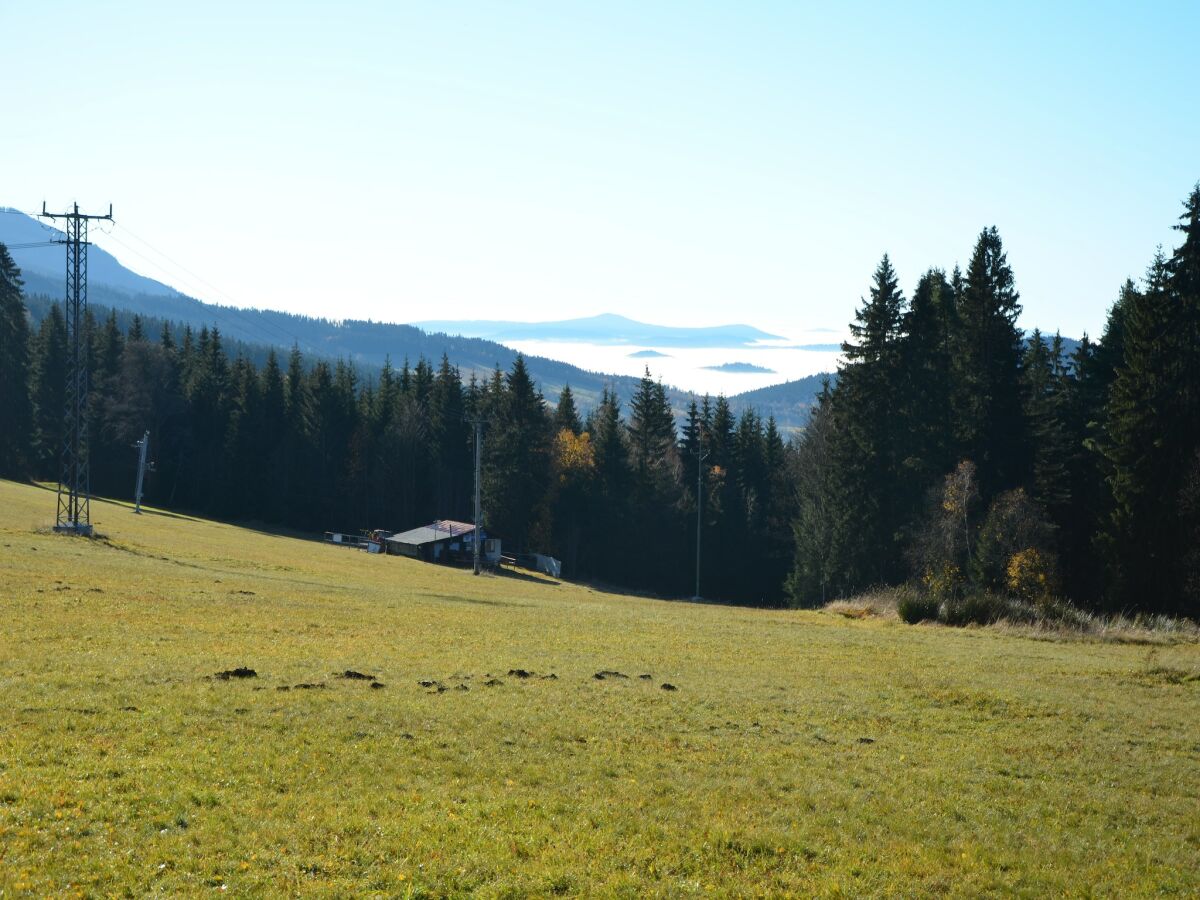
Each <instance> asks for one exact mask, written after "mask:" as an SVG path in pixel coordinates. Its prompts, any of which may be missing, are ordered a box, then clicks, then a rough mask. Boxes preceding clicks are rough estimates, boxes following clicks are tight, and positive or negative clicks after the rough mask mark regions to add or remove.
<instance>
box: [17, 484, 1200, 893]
mask: <svg viewBox="0 0 1200 900" xmlns="http://www.w3.org/2000/svg"><path fill="white" fill-rule="evenodd" d="M53 513H54V496H53V494H52V493H51V492H47V491H46V490H43V489H40V488H36V487H32V486H26V485H17V484H14V483H11V482H0V896H2V897H24V896H38V897H41V896H75V895H79V896H85V897H93V896H94V897H106V896H131V897H132V896H146V895H152V896H190V895H212V894H214V893H217V894H219V893H221V892H225V893H226V894H227V895H232V896H262V895H266V896H272V895H296V894H299V895H304V896H329V897H346V896H376V895H377V896H386V897H395V896H412V897H441V896H466V895H478V896H490V897H502V896H505V897H523V896H553V895H602V896H610V895H615V896H628V897H642V896H664V897H679V896H689V895H705V896H707V895H713V896H754V895H763V896H786V895H789V894H792V895H796V896H814V895H816V896H861V895H870V894H903V895H906V896H920V895H944V894H951V895H969V896H977V895H981V894H984V895H986V894H1005V895H1008V894H1017V895H1025V896H1044V895H1047V894H1066V895H1085V896H1094V895H1108V896H1130V895H1149V894H1168V895H1179V896H1186V895H1191V896H1195V895H1197V894H1198V893H1200V647H1198V646H1197V644H1196V643H1194V642H1188V641H1182V642H1178V643H1174V644H1166V645H1154V646H1151V645H1146V644H1137V643H1098V642H1088V641H1080V640H1073V641H1063V642H1057V641H1053V640H1032V639H1029V638H1027V637H1023V636H1019V635H1012V634H1005V633H1003V632H1001V631H998V630H994V629H961V630H956V629H948V628H943V627H940V626H926V625H920V626H907V625H903V624H901V623H899V622H894V621H881V620H878V619H874V618H865V619H862V620H856V619H850V618H846V617H843V616H840V615H836V614H834V613H830V612H824V613H816V612H788V611H760V610H752V609H742V608H731V607H720V606H709V605H696V604H688V603H679V602H666V601H660V600H650V599H643V598H637V597H630V596H623V595H619V594H613V593H605V592H602V591H598V590H592V589H589V588H587V587H582V586H574V585H570V584H567V583H562V584H558V583H555V582H553V581H550V580H548V579H542V578H535V577H532V576H529V577H515V576H484V577H479V578H475V577H473V576H472V575H471V574H470V573H469V572H463V571H458V570H450V569H445V568H439V567H434V566H429V565H424V564H421V563H417V562H413V561H409V560H404V559H398V558H393V557H386V558H383V557H374V556H368V555H366V554H363V553H358V552H354V551H348V550H343V549H338V548H334V547H328V546H324V545H322V544H320V543H317V542H314V541H310V540H302V539H298V538H295V537H286V536H279V535H273V534H269V533H265V532H261V531H254V530H248V529H242V528H237V527H234V526H230V525H224V524H218V523H214V522H208V521H201V520H197V519H191V518H187V517H183V516H178V515H171V514H165V513H156V512H149V513H147V514H146V515H142V516H140V517H139V516H135V515H133V514H132V512H131V511H130V510H129V508H128V507H126V506H123V505H120V504H112V503H103V502H96V503H94V504H93V507H92V517H93V521H94V522H95V523H96V526H97V531H98V533H99V534H100V535H101V537H100V538H97V539H93V540H85V539H78V538H69V537H62V536H57V535H54V534H53V533H50V532H49V530H48V528H47V526H48V524H49V523H50V522H51V521H52V517H53ZM243 666H244V667H249V668H252V669H254V670H255V671H256V672H257V677H254V678H228V679H221V678H214V677H212V676H214V675H215V674H216V673H218V672H222V671H227V670H230V669H234V668H236V667H243ZM346 670H353V671H356V672H360V673H363V674H365V675H370V676H374V677H375V678H376V679H377V680H376V681H375V682H371V681H369V680H366V679H352V678H339V677H335V673H344V672H345V671H346ZM512 670H526V671H527V672H529V673H532V674H530V675H529V677H520V676H519V675H517V674H509V673H510V671H512ZM602 671H608V672H619V673H622V674H624V675H626V676H628V677H618V676H616V675H609V676H607V677H605V678H603V679H598V678H596V677H595V674H596V673H597V672H602ZM550 675H553V676H556V677H546V676H550ZM642 675H648V676H650V677H649V678H642V677H640V676H642ZM421 682H426V684H424V685H423V684H421ZM489 682H492V683H490V684H489ZM664 684H670V685H673V686H674V687H675V688H676V689H675V690H669V689H664V688H663V687H662V685H664ZM375 685H382V686H375ZM306 686H307V687H306Z"/></svg>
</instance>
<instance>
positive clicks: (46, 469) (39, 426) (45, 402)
mask: <svg viewBox="0 0 1200 900" xmlns="http://www.w3.org/2000/svg"><path fill="white" fill-rule="evenodd" d="M32 357H33V358H32V360H31V362H30V373H29V379H30V394H31V397H32V399H33V463H34V464H33V469H34V477H35V478H38V479H42V480H50V479H56V478H58V477H59V474H60V472H59V462H60V460H61V458H62V451H63V442H64V440H65V439H66V433H65V427H64V424H63V417H64V414H65V411H66V406H67V323H66V321H65V320H64V319H63V314H62V307H60V306H59V305H58V304H57V303H55V304H53V305H51V307H50V311H49V312H48V313H47V314H46V317H45V318H44V319H42V323H41V325H40V326H39V327H38V333H37V337H36V339H35V340H34V342H33V354H32Z"/></svg>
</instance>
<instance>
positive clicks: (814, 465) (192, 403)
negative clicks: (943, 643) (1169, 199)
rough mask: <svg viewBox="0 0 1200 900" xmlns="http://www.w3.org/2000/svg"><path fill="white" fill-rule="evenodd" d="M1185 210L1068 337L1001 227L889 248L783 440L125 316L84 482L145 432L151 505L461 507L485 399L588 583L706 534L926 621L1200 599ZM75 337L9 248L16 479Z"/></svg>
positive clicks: (721, 584) (510, 508) (94, 334)
mask: <svg viewBox="0 0 1200 900" xmlns="http://www.w3.org/2000/svg"><path fill="white" fill-rule="evenodd" d="M1168 214H1169V213H1168ZM1177 228H1178V238H1179V239H1178V244H1177V246H1175V247H1174V248H1168V249H1160V250H1159V251H1158V252H1157V253H1155V254H1154V255H1153V256H1151V257H1150V261H1149V265H1148V267H1147V269H1146V271H1145V273H1144V275H1142V277H1141V278H1139V279H1137V280H1129V281H1126V282H1125V284H1123V285H1114V286H1113V287H1114V296H1113V297H1112V298H1107V299H1106V298H1097V299H1096V303H1097V304H1105V303H1111V305H1110V306H1109V311H1108V318H1107V323H1106V325H1105V327H1104V331H1103V333H1102V334H1101V335H1099V336H1096V337H1089V336H1087V335H1083V336H1078V337H1079V339H1078V340H1077V341H1076V340H1071V341H1068V340H1066V339H1065V338H1064V337H1062V336H1060V335H1058V334H1046V333H1043V332H1040V331H1038V330H1033V331H1030V332H1027V331H1026V330H1025V329H1024V328H1023V326H1022V323H1021V321H1020V315H1021V299H1020V295H1019V293H1018V289H1017V284H1018V279H1017V276H1016V275H1015V274H1014V270H1013V268H1012V266H1011V265H1010V263H1009V260H1008V257H1007V255H1006V253H1005V248H1004V245H1003V243H1002V240H1001V236H1000V234H999V233H998V231H997V230H996V229H995V228H987V229H984V230H983V231H981V232H980V233H979V235H978V237H977V238H976V240H975V243H974V247H973V250H972V252H971V253H970V257H969V260H968V262H967V264H966V265H965V267H962V268H960V267H957V266H956V267H954V268H953V269H951V270H946V269H942V268H930V269H929V270H928V271H926V272H925V274H923V275H922V276H921V277H920V279H919V280H918V282H917V283H916V284H915V285H912V286H911V290H906V288H907V287H908V286H902V285H901V284H900V283H899V281H898V278H897V275H896V273H895V270H894V269H893V266H892V263H891V261H890V260H889V258H888V257H887V256H886V255H884V256H883V257H882V259H881V260H880V262H879V264H878V267H877V268H876V269H875V272H874V274H873V276H871V277H870V279H869V284H868V285H867V289H866V292H865V294H864V296H863V299H862V302H861V304H860V306H859V308H858V310H857V313H856V316H855V320H854V322H853V323H852V324H851V326H850V338H849V339H848V340H847V342H846V343H845V344H844V346H843V352H844V362H843V363H842V365H841V366H840V367H839V370H838V372H837V373H836V375H833V376H831V377H830V379H829V382H828V383H827V385H826V387H825V389H824V391H823V392H822V394H821V395H820V397H819V400H818V402H817V403H816V405H815V406H814V408H813V410H812V413H811V417H810V420H809V423H808V425H807V427H806V428H805V429H804V430H803V431H802V432H801V433H799V434H797V435H794V436H785V435H784V434H781V432H780V430H779V429H777V428H776V425H775V422H774V420H773V419H770V418H768V419H766V420H764V419H763V418H761V417H760V416H759V415H757V414H756V413H755V412H753V411H747V412H743V413H742V414H740V415H737V416H735V415H734V414H733V413H732V412H731V410H730V408H729V405H728V404H727V403H726V401H725V400H724V398H722V397H716V398H711V397H705V398H703V399H699V398H698V399H697V400H696V401H695V402H693V403H691V404H690V405H689V406H688V407H687V408H686V409H682V410H681V409H673V408H672V407H671V404H670V402H669V399H668V395H667V392H666V390H665V389H664V387H663V385H662V384H661V383H660V382H658V381H656V380H654V379H653V378H651V377H650V376H649V373H647V377H645V378H644V379H643V380H642V382H641V384H640V387H639V389H638V391H637V393H636V395H635V396H634V398H633V400H632V401H631V402H630V403H629V404H628V405H622V404H621V403H620V402H619V401H618V400H617V399H616V397H615V396H613V395H611V394H605V396H604V397H603V398H602V400H601V402H600V403H599V404H598V405H597V406H596V407H595V408H593V409H590V410H587V411H583V410H581V409H579V408H577V406H576V403H575V400H574V398H573V397H572V394H571V392H570V390H569V389H568V390H565V391H564V392H563V394H562V396H561V399H560V400H559V402H558V403H557V406H556V407H551V406H549V405H548V404H547V403H546V402H545V401H544V400H543V398H542V396H541V394H540V393H539V390H538V388H537V386H536V384H535V383H534V382H533V380H532V379H531V377H530V375H529V373H528V372H527V371H526V368H525V365H524V362H523V360H521V359H520V358H518V359H517V362H516V363H515V364H514V365H513V366H512V368H511V369H510V370H509V371H499V370H497V371H495V372H494V373H492V375H491V376H490V377H489V378H486V379H479V378H476V377H474V376H470V377H467V378H465V379H464V377H463V376H462V375H461V373H460V372H459V371H458V370H457V369H456V368H455V367H454V366H453V365H452V364H451V363H450V361H449V360H448V359H447V358H444V357H443V358H442V359H441V360H425V359H421V360H417V361H416V362H415V364H410V363H409V362H407V361H405V362H404V363H403V364H402V365H400V366H399V367H393V366H392V365H388V366H385V367H384V369H383V370H382V372H381V373H380V374H378V376H375V375H374V374H372V375H371V376H370V377H369V378H368V377H364V376H363V375H362V374H361V373H359V372H357V371H356V370H355V367H354V366H353V365H352V364H350V363H348V362H345V361H341V362H335V361H329V360H325V359H307V358H305V357H304V356H302V355H301V353H300V352H299V351H298V350H295V349H293V350H292V351H291V352H290V353H289V352H288V351H287V349H286V348H281V349H280V350H279V351H278V352H276V351H272V352H271V353H270V354H269V355H268V356H267V357H266V361H265V363H264V364H261V365H256V364H255V363H254V362H253V361H251V359H250V358H248V356H247V355H244V354H237V355H232V354H231V353H230V352H227V349H226V347H225V346H224V345H223V342H222V335H221V334H220V332H219V331H218V329H217V328H215V327H213V328H202V329H200V330H199V331H195V330H193V329H191V328H185V327H178V326H175V325H171V324H168V325H166V326H164V327H163V328H162V330H161V332H159V333H147V331H146V329H145V326H144V323H143V322H142V320H140V319H138V318H137V317H133V318H132V319H129V320H127V322H126V323H125V327H121V325H120V324H119V322H118V317H117V315H116V314H115V313H112V314H109V315H105V316H101V317H99V318H94V319H89V321H88V323H87V346H88V348H89V353H90V371H91V382H90V385H89V402H88V420H89V433H90V458H91V486H92V490H93V492H95V493H96V494H98V495H103V496H115V497H128V496H130V495H131V493H132V488H133V481H134V466H135V463H136V456H135V454H134V452H133V450H131V446H132V445H133V444H134V442H135V441H137V440H138V439H139V438H140V437H141V436H142V434H143V433H144V432H145V431H149V433H150V440H151V446H152V448H153V453H152V456H153V459H154V461H155V463H156V466H155V471H154V472H153V474H152V475H151V476H150V477H149V478H148V481H147V486H146V502H147V503H150V504H152V505H155V506H158V507H164V508H167V509H171V510H179V511H185V512H195V513H199V514H204V515H206V516H212V517H217V518H222V519H227V520H234V521H242V522H254V523H261V524H262V525H263V526H265V527H273V528H274V527H282V528H288V529H294V530H298V531H306V532H319V531H325V530H331V529H332V530H359V529H370V528H385V529H389V530H401V529H405V528H410V527H413V526H415V525H418V524H423V523H426V522H428V521H431V520H433V519H439V518H451V519H469V518H470V516H471V508H472V498H473V445H472V440H473V433H474V428H473V425H472V421H473V420H474V419H475V418H480V419H482V421H483V423H484V424H483V435H484V437H483V466H482V469H483V475H482V492H483V508H484V516H485V524H486V526H487V528H488V530H489V531H490V532H492V533H494V534H496V535H499V536H501V537H502V539H503V541H504V545H505V548H506V552H507V551H508V550H510V549H511V550H513V551H518V550H529V551H537V552H542V553H548V554H552V555H554V556H556V557H558V558H560V559H561V560H562V561H563V574H564V576H565V577H567V578H569V579H571V580H582V581H590V582H594V583H598V584H603V585H613V586H620V587H623V588H627V589H633V590H637V591H644V592H647V593H652V594H657V595H662V596H671V597H683V596H691V595H692V594H693V592H694V590H695V579H696V547H697V533H698V532H699V537H700V546H701V565H700V585H701V593H702V594H703V596H704V597H706V598H709V599H714V600H722V601H728V602H733V603H739V604H746V605H756V606H757V605H767V606H782V605H792V606H817V605H821V604H823V603H826V602H829V601H831V600H833V599H836V598H839V597H847V596H851V595H855V594H858V593H861V592H863V591H866V590H869V589H871V588H874V587H879V586H887V585H891V586H900V585H903V586H905V590H906V591H907V592H908V593H907V594H906V599H905V600H904V601H903V603H902V609H901V614H902V615H903V616H904V617H905V618H910V619H912V620H916V619H920V618H923V617H928V618H934V617H941V618H943V619H946V620H948V621H951V622H952V623H953V622H954V621H955V620H956V619H957V620H960V621H970V620H978V619H980V617H982V618H986V617H987V616H988V615H990V613H989V612H988V610H989V609H991V608H992V606H991V605H990V604H992V603H993V602H1004V601H1005V600H1006V599H1016V600H1021V601H1023V602H1027V603H1031V604H1036V605H1041V606H1043V607H1045V608H1053V607H1055V606H1056V605H1057V606H1060V607H1064V608H1065V607H1071V608H1079V609H1083V610H1089V611H1098V612H1124V613H1146V614H1160V613H1161V614H1167V615H1175V616H1180V615H1182V616H1188V617H1196V616H1198V615H1200V186H1198V187H1197V188H1196V189H1194V190H1193V191H1192V192H1191V194H1190V196H1188V197H1187V199H1186V201H1185V203H1184V208H1183V213H1182V216H1181V218H1180V221H1179V224H1178V226H1177ZM1148 255H1149V254H1148ZM865 280H866V279H864V281H865ZM846 290H847V292H861V287H859V286H858V285H853V284H848V285H847V286H846ZM1073 337H1074V336H1073ZM66 353H67V343H66V328H65V323H64V319H63V314H62V311H61V309H60V308H59V306H57V305H52V306H51V307H50V309H49V312H48V314H46V315H45V316H44V317H43V318H42V319H41V321H40V322H38V323H37V324H36V325H34V324H33V323H32V321H31V319H30V316H29V314H28V310H27V308H26V305H25V298H24V296H23V293H22V280H21V276H20V272H19V271H18V270H17V269H16V267H15V265H14V264H13V262H12V259H11V257H10V256H9V253H8V251H7V250H6V249H4V248H3V246H2V245H0V476H3V477H9V478H24V479H34V480H40V481H51V482H53V481H55V480H56V479H57V478H58V474H59V453H60V449H61V446H62V442H63V434H62V428H63V425H62V418H63V416H62V410H63V407H64V402H65V392H66V385H65V383H64V378H65V375H64V373H65V371H66V370H67V366H66V364H65V358H66ZM697 519H699V521H697ZM939 610H940V612H939Z"/></svg>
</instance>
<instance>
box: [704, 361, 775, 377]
mask: <svg viewBox="0 0 1200 900" xmlns="http://www.w3.org/2000/svg"><path fill="white" fill-rule="evenodd" d="M703 368H705V369H708V370H709V371H711V372H732V373H734V374H738V375H752V374H753V375H773V374H774V373H775V370H774V369H768V368H767V367H766V366H756V365H755V364H754V363H748V362H727V363H721V364H720V365H719V366H704V367H703Z"/></svg>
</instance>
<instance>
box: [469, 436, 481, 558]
mask: <svg viewBox="0 0 1200 900" xmlns="http://www.w3.org/2000/svg"><path fill="white" fill-rule="evenodd" d="M472 421H473V422H474V423H475V537H474V540H472V541H471V546H472V547H473V548H474V551H475V574H476V575H478V574H479V551H480V544H482V543H483V506H482V503H481V502H480V494H479V471H480V465H479V460H480V455H479V452H480V449H481V447H482V444H483V420H482V419H480V418H479V416H476V417H475V418H474V419H472Z"/></svg>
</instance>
